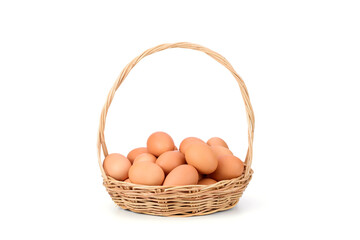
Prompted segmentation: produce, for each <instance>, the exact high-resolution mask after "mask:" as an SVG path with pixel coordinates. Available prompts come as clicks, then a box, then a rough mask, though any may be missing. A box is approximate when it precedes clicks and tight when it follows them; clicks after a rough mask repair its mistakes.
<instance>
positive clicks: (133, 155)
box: [127, 147, 148, 163]
mask: <svg viewBox="0 0 360 240" xmlns="http://www.w3.org/2000/svg"><path fill="white" fill-rule="evenodd" d="M147 152H148V150H147V148H146V147H139V148H135V149H133V150H131V151H130V152H129V153H128V155H127V158H128V159H129V161H130V162H131V163H133V162H134V160H135V158H136V157H137V156H139V155H140V154H142V153H147Z"/></svg>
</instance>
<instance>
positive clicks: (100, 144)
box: [97, 42, 255, 180]
mask: <svg viewBox="0 0 360 240" xmlns="http://www.w3.org/2000/svg"><path fill="white" fill-rule="evenodd" d="M169 48H186V49H192V50H197V51H200V52H203V53H205V54H207V55H209V56H210V57H212V58H213V59H215V60H216V61H217V62H219V63H220V64H222V65H223V66H224V67H226V68H227V69H228V70H229V71H230V72H231V74H232V75H233V76H234V78H235V79H236V81H237V83H238V84H239V87H240V91H241V95H242V98H243V100H244V103H245V110H246V118H247V123H248V150H247V154H246V158H245V165H246V168H245V176H247V175H248V174H249V172H250V169H251V163H252V154H253V140H254V127H255V116H254V111H253V109H252V106H251V102H250V98H249V94H248V91H247V88H246V85H245V83H244V81H243V80H242V79H241V77H240V76H239V75H238V74H237V72H236V71H235V70H234V68H233V67H232V66H231V64H230V63H229V62H228V61H227V60H226V59H225V58H224V57H223V56H221V55H220V54H218V53H217V52H214V51H212V50H210V49H208V48H206V47H203V46H201V45H198V44H194V43H188V42H179V43H171V44H170V43H167V44H161V45H158V46H156V47H153V48H149V49H148V50H146V51H144V52H143V53H142V54H140V55H139V56H137V57H136V58H134V59H133V60H132V61H131V62H130V63H128V64H127V65H126V66H125V68H124V69H123V70H122V72H121V73H120V75H119V77H118V78H117V79H116V81H115V83H114V85H113V87H112V88H111V90H110V92H109V94H108V96H107V99H106V102H105V104H104V107H103V109H102V111H101V117H100V125H99V131H98V141H97V148H98V162H99V166H100V170H101V174H102V176H103V178H104V180H106V179H107V176H106V174H105V171H104V168H103V166H102V160H101V149H102V150H103V153H104V156H105V157H106V156H107V155H108V150H107V147H106V143H105V136H104V131H105V123H106V116H107V113H108V110H109V107H110V105H111V102H112V100H113V98H114V96H115V93H116V90H117V89H118V88H119V87H120V85H121V83H122V82H123V81H124V80H125V78H126V77H127V75H128V74H129V73H130V71H131V70H132V69H133V68H134V67H135V65H136V64H137V63H139V61H140V60H141V59H143V58H144V57H146V56H149V55H151V54H154V53H156V52H160V51H163V50H165V49H169Z"/></svg>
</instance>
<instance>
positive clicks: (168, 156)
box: [156, 151, 186, 174]
mask: <svg viewBox="0 0 360 240" xmlns="http://www.w3.org/2000/svg"><path fill="white" fill-rule="evenodd" d="M185 163H186V162H185V155H184V154H183V153H181V152H179V151H169V152H164V153H163V154H161V155H160V156H159V157H158V159H157V160H156V164H157V165H159V166H160V167H161V168H162V169H163V170H164V172H165V174H168V173H169V172H171V171H172V170H173V169H174V168H176V167H177V166H180V165H181V164H185Z"/></svg>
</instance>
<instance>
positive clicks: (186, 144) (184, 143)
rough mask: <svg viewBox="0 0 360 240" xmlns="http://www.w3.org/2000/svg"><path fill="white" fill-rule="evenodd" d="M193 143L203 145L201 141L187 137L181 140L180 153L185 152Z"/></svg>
mask: <svg viewBox="0 0 360 240" xmlns="http://www.w3.org/2000/svg"><path fill="white" fill-rule="evenodd" d="M193 143H205V142H204V141H203V140H201V139H200V138H197V137H188V138H185V139H184V140H182V142H181V143H180V152H182V153H184V154H185V152H186V149H187V148H188V147H189V146H190V145H191V144H193Z"/></svg>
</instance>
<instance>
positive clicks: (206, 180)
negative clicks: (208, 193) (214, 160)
mask: <svg viewBox="0 0 360 240" xmlns="http://www.w3.org/2000/svg"><path fill="white" fill-rule="evenodd" d="M214 183H217V181H216V180H214V179H212V178H203V179H201V180H200V181H199V182H198V185H211V184H214Z"/></svg>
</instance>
